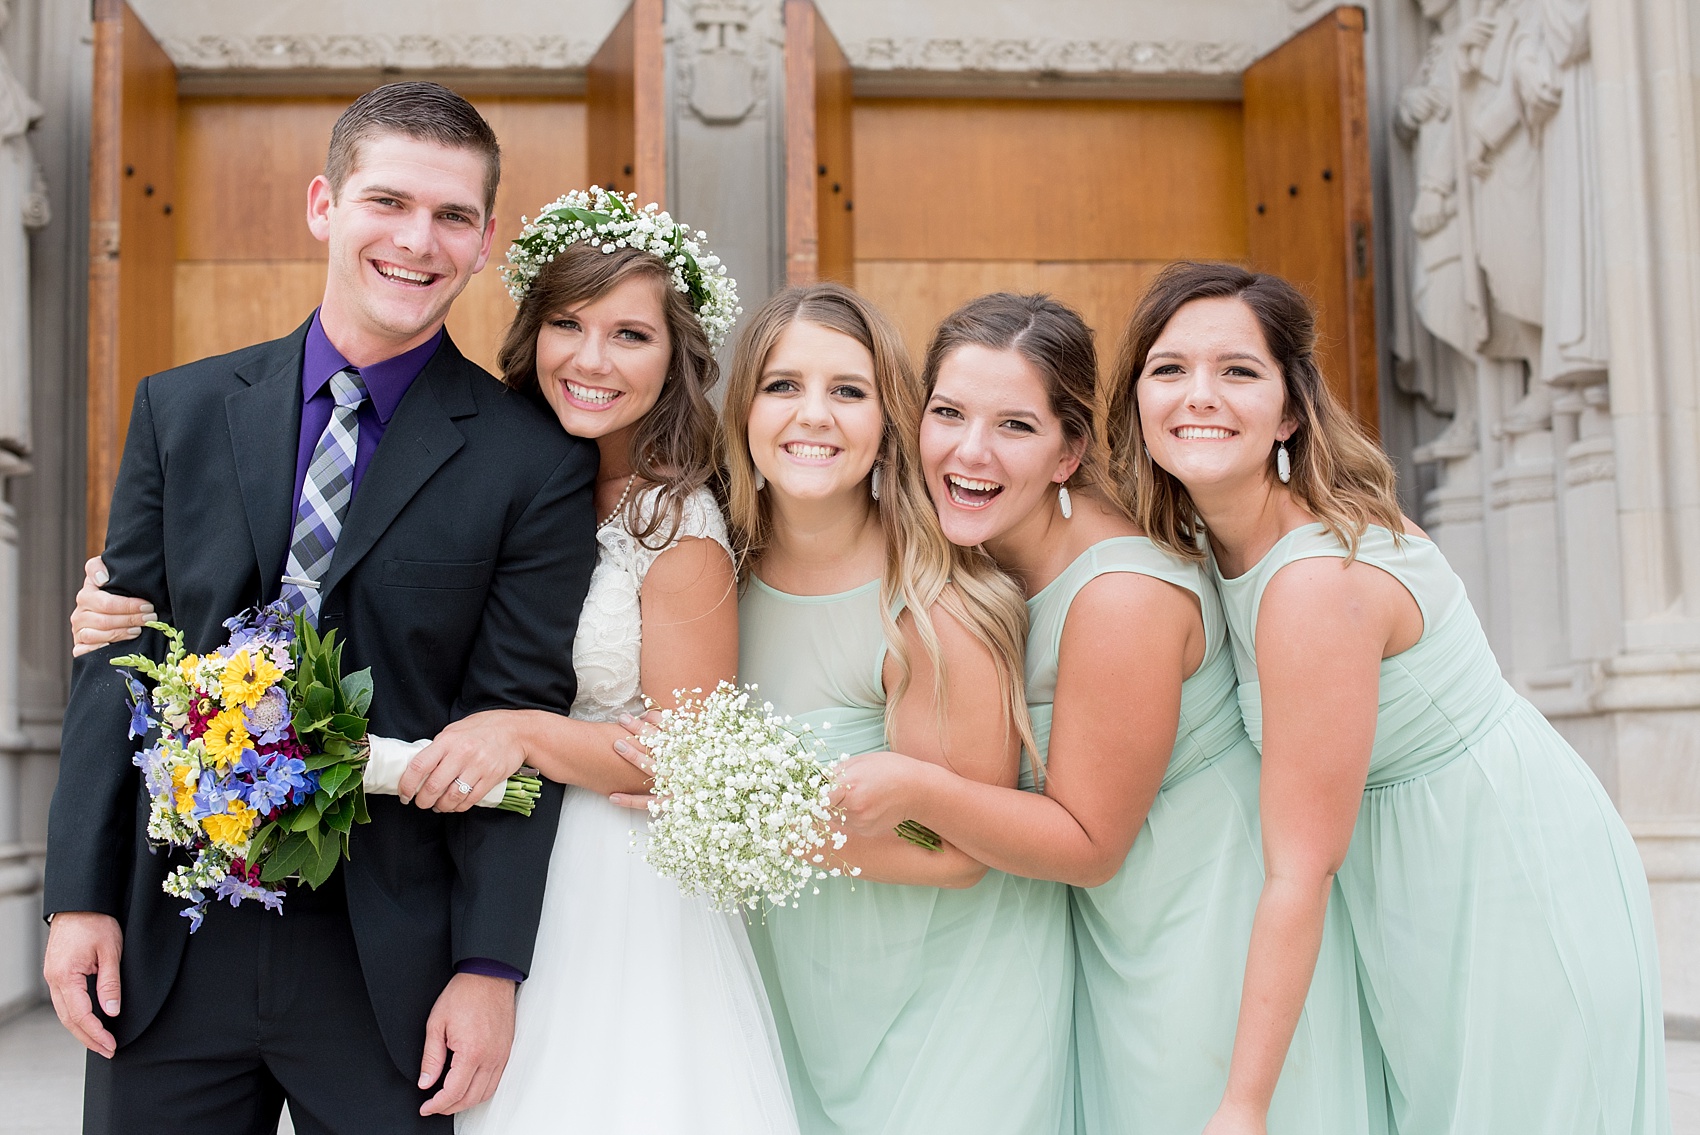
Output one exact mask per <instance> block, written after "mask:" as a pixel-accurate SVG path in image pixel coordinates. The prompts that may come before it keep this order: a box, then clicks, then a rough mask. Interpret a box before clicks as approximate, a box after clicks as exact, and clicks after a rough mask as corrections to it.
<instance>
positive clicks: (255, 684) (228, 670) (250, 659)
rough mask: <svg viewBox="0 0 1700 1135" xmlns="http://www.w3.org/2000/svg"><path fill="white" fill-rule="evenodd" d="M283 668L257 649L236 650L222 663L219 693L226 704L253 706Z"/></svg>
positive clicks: (257, 703) (281, 675)
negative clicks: (275, 664) (280, 668)
mask: <svg viewBox="0 0 1700 1135" xmlns="http://www.w3.org/2000/svg"><path fill="white" fill-rule="evenodd" d="M281 677H283V671H282V670H279V669H278V668H277V667H276V666H274V665H273V664H272V660H271V659H270V658H267V657H266V656H265V655H264V654H263V653H261V652H259V651H249V650H247V649H243V650H238V651H237V652H236V653H235V654H232V655H231V656H230V658H229V660H228V661H226V662H225V664H224V671H223V673H222V674H221V675H220V676H219V686H220V696H221V697H222V699H223V701H224V704H225V705H227V706H237V705H241V706H246V707H247V708H249V709H253V708H254V707H255V706H256V705H259V704H260V699H261V698H262V697H264V696H265V693H266V691H267V690H269V689H271V687H272V685H273V684H274V683H276V682H277V680H278V679H279V678H281Z"/></svg>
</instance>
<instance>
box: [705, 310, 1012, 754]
mask: <svg viewBox="0 0 1700 1135" xmlns="http://www.w3.org/2000/svg"><path fill="white" fill-rule="evenodd" d="M796 322H804V323H813V324H815V325H816V326H819V327H824V328H827V329H828V330H831V331H837V332H839V333H840V334H843V335H848V336H849V337H850V338H852V339H854V340H855V341H856V342H858V343H860V344H861V345H862V346H863V348H865V349H866V350H867V351H868V353H869V354H870V355H872V356H873V360H874V373H873V379H874V389H875V394H876V395H877V396H878V398H879V403H880V409H881V413H882V415H883V418H884V430H883V434H882V436H881V438H880V449H879V457H878V458H877V459H876V460H877V461H878V462H879V466H878V467H879V469H880V497H879V503H878V505H877V508H878V511H879V518H880V526H881V528H882V530H883V531H884V534H885V569H884V572H883V573H882V577H881V581H880V608H881V611H882V612H883V614H884V618H885V638H886V642H887V644H888V646H889V649H890V651H891V655H892V657H893V658H894V659H895V660H896V662H897V665H898V670H899V672H900V674H901V678H900V679H899V685H898V688H897V690H896V691H895V692H894V693H893V695H892V696H891V697H890V698H888V699H887V700H886V713H887V716H888V719H889V715H890V713H891V710H892V707H893V706H894V705H895V704H896V702H897V701H898V700H899V698H901V697H902V695H903V692H904V691H905V690H906V689H908V687H909V681H910V677H911V675H912V667H911V665H910V659H909V653H908V649H907V647H906V646H905V643H904V640H903V635H902V632H901V631H900V630H899V629H898V626H897V619H896V616H897V612H898V611H899V609H900V608H907V609H908V610H909V612H910V615H911V617H912V618H913V619H914V620H915V630H916V633H917V635H918V636H919V638H920V640H921V644H922V648H923V649H924V650H925V651H926V653H927V658H928V660H929V661H930V662H931V664H932V669H933V678H934V693H935V696H936V698H937V701H938V705H939V710H940V713H941V715H942V713H943V709H944V694H945V673H944V669H945V666H944V656H943V651H942V649H941V648H940V645H939V639H938V632H937V631H936V629H935V628H934V625H933V618H932V612H933V609H934V607H935V606H936V607H938V608H939V609H942V610H944V611H948V612H949V613H950V614H951V615H952V616H953V617H955V618H956V619H957V620H958V621H959V622H961V623H962V625H963V626H964V627H966V628H967V630H968V632H969V633H970V634H972V635H973V636H974V638H975V639H976V640H978V641H979V642H980V643H981V645H983V646H984V647H985V648H986V649H987V650H988V651H990V652H991V655H992V661H993V664H994V666H995V668H996V670H997V675H998V693H999V696H1000V698H1001V700H1002V701H1003V703H1004V708H1005V711H1006V713H1007V716H1008V720H1009V722H1010V724H1011V725H1012V726H1013V727H1014V729H1015V732H1016V735H1017V736H1018V737H1019V738H1020V740H1021V742H1022V743H1023V744H1024V745H1026V746H1028V748H1029V749H1030V750H1032V751H1037V745H1036V744H1035V742H1034V740H1033V727H1032V723H1031V722H1030V721H1029V720H1028V716H1027V701H1026V688H1025V683H1024V682H1023V680H1022V667H1023V657H1024V651H1025V646H1026V641H1027V603H1026V601H1025V599H1024V598H1023V596H1022V594H1021V590H1020V589H1019V588H1018V587H1017V586H1016V585H1015V582H1014V581H1013V580H1011V579H1010V578H1009V577H1008V576H1007V575H1005V574H1004V573H1003V572H1002V571H1001V570H1000V569H999V568H998V566H997V565H996V564H995V563H994V562H992V560H991V558H990V557H989V556H987V555H986V554H985V553H983V552H980V551H978V550H975V549H967V548H958V547H956V546H955V545H954V544H952V543H951V542H950V541H949V540H947V539H945V536H944V530H943V529H942V528H940V527H939V519H938V514H937V513H936V512H934V511H933V505H932V499H931V498H930V497H929V496H928V495H927V488H926V481H925V477H924V475H923V474H922V471H921V460H920V443H919V437H920V429H921V411H922V409H923V407H924V405H925V397H924V395H923V393H922V391H921V387H920V384H919V383H918V382H917V381H916V379H915V371H914V368H913V367H912V366H911V365H910V362H909V355H908V352H907V351H906V350H905V349H904V346H903V340H902V338H901V337H900V336H899V335H898V333H897V329H896V328H895V327H893V326H892V324H891V322H890V321H889V320H888V319H886V317H885V316H884V315H882V314H881V313H880V312H879V310H878V309H876V308H875V307H874V306H873V305H872V304H870V303H869V302H868V301H867V300H865V299H863V298H862V297H861V296H859V295H857V294H856V293H855V292H853V291H851V290H850V289H849V288H846V287H844V286H843V285H841V284H832V283H823V284H811V285H809V286H807V287H793V288H787V289H785V290H784V291H782V292H779V293H778V294H777V295H775V296H774V297H773V298H772V299H769V300H768V301H767V302H766V303H764V304H763V305H762V306H761V308H760V309H759V310H758V311H757V312H756V313H755V315H754V316H752V317H751V319H750V321H749V324H748V325H747V326H746V327H745V329H744V333H743V335H742V336H741V337H740V338H739V340H738V347H737V350H736V352H735V353H734V355H733V359H732V370H731V374H730V375H729V377H728V379H727V384H726V402H725V404H724V406H723V407H722V408H721V422H722V426H723V433H724V436H725V439H726V450H725V454H726V484H727V498H728V508H727V519H728V522H729V526H730V528H731V530H732V537H733V541H734V543H735V545H736V547H737V549H738V555H739V562H740V564H741V565H742V567H743V568H744V569H746V570H747V568H748V567H749V565H751V564H753V563H754V562H755V561H756V560H758V559H759V558H760V556H761V553H762V551H763V549H764V548H765V547H766V546H767V542H768V540H769V538H770V536H771V533H772V519H771V517H770V515H769V513H768V509H767V504H766V500H765V497H764V494H762V493H761V492H759V491H758V490H757V488H756V469H755V463H754V462H753V461H752V460H751V458H750V445H749V418H750V407H751V404H752V403H753V402H754V401H755V398H756V393H757V390H758V389H759V388H760V385H761V378H762V372H763V370H764V369H765V368H766V366H767V360H768V357H769V356H770V355H771V354H772V353H773V348H774V346H775V345H776V344H777V343H778V342H779V339H780V337H781V336H782V335H784V333H785V330H786V329H787V328H788V327H790V326H791V324H793V323H796ZM940 724H941V731H942V728H943V726H944V724H945V723H944V722H943V720H942V716H941V722H940Z"/></svg>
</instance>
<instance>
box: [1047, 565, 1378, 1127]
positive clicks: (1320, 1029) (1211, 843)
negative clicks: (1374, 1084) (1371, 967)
mask: <svg viewBox="0 0 1700 1135" xmlns="http://www.w3.org/2000/svg"><path fill="white" fill-rule="evenodd" d="M1108 572H1133V573H1136V574H1139V575H1146V576H1150V577H1152V578H1154V579H1160V580H1163V581H1164V582H1166V583H1170V584H1173V585H1174V586H1176V587H1180V588H1183V589H1184V590H1186V591H1189V592H1191V593H1192V594H1194V595H1196V596H1198V600H1199V604H1200V607H1201V610H1202V612H1203V616H1204V638H1205V650H1204V661H1203V662H1202V663H1201V664H1200V665H1199V667H1198V670H1197V671H1196V672H1195V673H1194V674H1193V675H1192V676H1191V677H1190V678H1188V679H1186V681H1185V682H1183V683H1182V684H1181V712H1180V728H1179V730H1178V733H1177V736H1176V739H1175V748H1174V754H1173V756H1171V757H1170V759H1169V767H1168V770H1167V772H1166V773H1165V774H1164V776H1163V783H1162V787H1161V788H1160V789H1159V791H1158V793H1157V797H1156V799H1155V800H1154V801H1153V802H1152V805H1151V810H1150V812H1149V814H1148V815H1147V817H1146V820H1145V826H1144V827H1143V828H1142V829H1141V830H1140V832H1139V836H1138V838H1137V839H1135V840H1134V844H1133V848H1132V849H1131V850H1130V851H1129V852H1128V856H1127V861H1126V862H1125V863H1124V864H1123V865H1122V867H1121V870H1119V871H1118V872H1117V873H1116V876H1115V878H1113V879H1111V880H1110V881H1109V882H1107V883H1105V884H1103V885H1102V886H1098V887H1092V888H1090V889H1081V888H1075V889H1074V890H1073V892H1072V903H1071V905H1072V907H1073V913H1074V933H1075V943H1076V949H1077V952H1078V957H1077V963H1076V964H1077V969H1076V985H1075V1005H1074V1014H1075V1042H1076V1046H1077V1050H1078V1054H1079V1064H1080V1068H1079V1075H1080V1107H1079V1115H1078V1119H1079V1124H1078V1130H1079V1131H1081V1132H1083V1133H1086V1135H1116V1133H1120V1132H1134V1133H1138V1135H1197V1133H1198V1132H1199V1131H1201V1130H1203V1128H1204V1125H1205V1123H1207V1122H1208V1121H1209V1119H1210V1117H1211V1115H1212V1114H1214V1113H1215V1111H1216V1106H1217V1104H1219V1103H1220V1102H1221V1100H1222V1092H1223V1089H1224V1088H1225V1087H1226V1086H1227V1082H1228V1063H1229V1059H1230V1058H1231V1056H1232V1055H1233V1048H1234V1031H1235V1028H1236V1025H1237V1023H1238V1019H1239V1008H1240V987H1241V984H1242V982H1243V981H1244V978H1245V960H1246V950H1247V946H1248V943H1249V942H1250V940H1251V921H1252V916H1253V915H1254V914H1255V913H1256V908H1257V900H1258V895H1259V894H1260V893H1261V891H1262V889H1263V860H1262V853H1261V849H1260V844H1259V834H1258V815H1257V777H1258V767H1259V766H1258V758H1257V750H1256V749H1254V748H1253V747H1252V744H1251V742H1250V741H1249V740H1248V739H1247V738H1246V734H1245V727H1244V726H1243V725H1242V724H1241V722H1240V709H1239V703H1238V701H1237V699H1236V698H1235V696H1234V690H1235V685H1236V682H1235V676H1234V663H1233V658H1232V656H1231V654H1230V652H1229V649H1228V629H1227V624H1226V622H1225V621H1224V619H1223V615H1222V605H1221V602H1220V600H1219V599H1218V598H1217V597H1216V589H1215V588H1214V587H1212V586H1211V585H1210V582H1209V579H1208V576H1207V574H1206V573H1205V571H1204V569H1203V568H1201V567H1200V566H1199V565H1196V564H1190V563H1187V562H1185V561H1183V560H1178V559H1176V558H1174V557H1173V556H1170V555H1168V554H1167V553H1165V552H1164V551H1162V549H1160V548H1158V547H1157V546H1156V545H1155V544H1153V543H1152V542H1151V541H1150V540H1148V539H1146V538H1144V537H1143V536H1125V537H1118V538H1115V539H1111V540H1105V541H1102V542H1101V543H1098V544H1094V545H1093V546H1092V547H1090V548H1088V549H1087V550H1086V551H1085V552H1083V553H1082V554H1081V555H1080V557H1079V558H1078V559H1076V560H1075V561H1074V562H1073V563H1072V564H1070V565H1069V566H1068V567H1067V568H1066V569H1064V571H1063V572H1062V574H1061V575H1059V576H1058V577H1057V578H1056V579H1054V580H1052V581H1051V583H1050V584H1049V585H1048V586H1047V587H1045V589H1044V590H1042V591H1040V592H1039V593H1038V594H1037V595H1035V596H1033V598H1032V599H1029V600H1028V601H1027V606H1028V611H1029V612H1030V614H1031V617H1032V624H1031V630H1030V631H1029V632H1028V638H1027V696H1028V698H1029V699H1030V701H1029V709H1030V710H1031V711H1032V714H1033V727H1034V731H1035V733H1036V734H1037V735H1038V738H1039V740H1040V742H1041V744H1045V743H1048V740H1049V736H1050V731H1051V702H1052V699H1053V698H1054V697H1055V696H1056V687H1057V655H1058V651H1059V650H1060V649H1061V646H1062V637H1063V624H1064V622H1065V620H1066V619H1067V617H1068V609H1069V606H1070V605H1071V604H1072V603H1073V602H1074V598H1075V596H1076V595H1077V594H1079V592H1080V590H1081V588H1083V587H1085V586H1086V585H1087V584H1088V583H1090V582H1091V581H1092V580H1094V579H1096V578H1098V577H1099V576H1100V575H1103V574H1105V573H1108ZM1133 696H1137V693H1135V694H1134V695H1133ZM1365 1098H1366V1097H1365V1086H1364V1071H1363V1041H1362V1026H1361V1018H1360V1015H1359V1010H1358V985H1357V973H1356V971H1355V968H1354V961H1353V957H1352V936H1351V927H1350V926H1348V925H1347V923H1346V919H1345V911H1344V909H1343V906H1342V903H1341V901H1340V899H1339V897H1338V896H1337V895H1336V897H1335V898H1334V899H1333V901H1331V902H1330V903H1329V906H1328V922H1327V927H1326V930H1325V932H1324V938H1323V945H1322V952H1321V957H1320V958H1319V960H1318V964H1317V969H1316V976H1315V977H1314V978H1313V979H1312V981H1311V987H1310V995H1309V997H1308V998H1307V999H1306V1001H1305V1009H1304V1015H1303V1016H1302V1017H1301V1018H1300V1019H1299V1026H1298V1030H1297V1032H1296V1034H1295V1035H1294V1038H1293V1045H1292V1048H1291V1050H1290V1051H1289V1052H1288V1054H1287V1063H1286V1066H1285V1068H1284V1069H1283V1070H1282V1073H1281V1081H1280V1084H1279V1086H1278V1087H1277V1089H1276V1092H1275V1099H1274V1102H1273V1104H1272V1106H1271V1108H1270V1112H1269V1131H1270V1135H1320V1133H1323V1132H1326V1133H1329V1135H1354V1133H1361V1132H1363V1131H1365V1130H1366V1126H1367V1120H1366V1116H1367V1115H1368V1110H1367V1105H1366V1103H1365Z"/></svg>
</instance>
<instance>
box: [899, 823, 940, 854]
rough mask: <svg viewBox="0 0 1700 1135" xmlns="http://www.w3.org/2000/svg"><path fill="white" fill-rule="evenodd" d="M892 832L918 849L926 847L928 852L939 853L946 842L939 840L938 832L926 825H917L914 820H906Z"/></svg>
mask: <svg viewBox="0 0 1700 1135" xmlns="http://www.w3.org/2000/svg"><path fill="white" fill-rule="evenodd" d="M892 830H893V831H895V832H896V833H897V834H898V835H900V836H902V837H903V838H904V839H906V840H908V841H909V842H910V843H912V844H914V845H915V846H916V847H924V848H926V849H927V850H928V851H937V850H938V849H939V848H941V847H943V846H944V840H942V839H940V838H939V834H938V833H937V832H935V831H934V830H933V829H931V828H929V827H927V826H926V825H925V824H917V823H916V822H915V821H914V820H904V821H903V822H902V823H901V824H898V825H897V827H895V828H893V829H892Z"/></svg>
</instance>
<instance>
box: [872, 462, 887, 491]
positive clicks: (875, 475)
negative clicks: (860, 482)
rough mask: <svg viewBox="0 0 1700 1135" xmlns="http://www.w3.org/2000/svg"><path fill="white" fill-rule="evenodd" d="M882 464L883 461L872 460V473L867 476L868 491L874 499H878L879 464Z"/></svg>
mask: <svg viewBox="0 0 1700 1135" xmlns="http://www.w3.org/2000/svg"><path fill="white" fill-rule="evenodd" d="M884 464H885V462H883V461H876V462H874V472H873V475H872V476H871V477H869V478H868V492H869V493H871V494H873V498H874V499H875V500H879V499H880V466H881V465H884Z"/></svg>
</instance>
